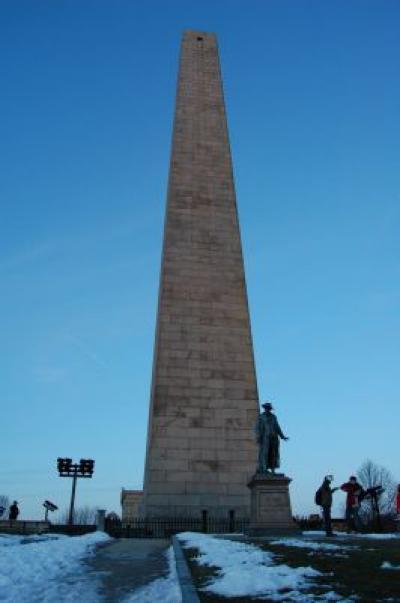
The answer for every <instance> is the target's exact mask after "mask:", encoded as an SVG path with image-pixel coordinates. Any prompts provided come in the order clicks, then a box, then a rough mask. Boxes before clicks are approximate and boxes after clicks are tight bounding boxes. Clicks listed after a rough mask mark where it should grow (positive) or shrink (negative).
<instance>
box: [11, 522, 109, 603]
mask: <svg viewBox="0 0 400 603" xmlns="http://www.w3.org/2000/svg"><path fill="white" fill-rule="evenodd" d="M107 540H110V537H109V536H107V535H106V534H104V533H103V532H94V533H93V534H86V535H85V536H74V537H70V536H64V535H61V534H48V535H47V534H46V535H42V536H29V537H28V536H14V535H1V536H0V601H1V602H2V603H16V602H17V601H18V603H55V602H57V603H61V602H62V603H73V602H75V601H79V600H82V601H85V603H91V602H92V601H93V602H94V601H97V600H98V596H97V586H98V584H97V583H96V581H95V580H94V579H93V578H92V577H89V576H88V574H87V573H86V571H85V568H84V566H83V565H82V564H81V561H82V560H83V559H84V558H85V557H86V556H88V555H90V554H92V553H93V551H94V549H95V547H96V545H97V544H99V543H101V542H105V541H107Z"/></svg>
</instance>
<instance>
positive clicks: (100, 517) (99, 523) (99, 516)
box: [96, 509, 106, 532]
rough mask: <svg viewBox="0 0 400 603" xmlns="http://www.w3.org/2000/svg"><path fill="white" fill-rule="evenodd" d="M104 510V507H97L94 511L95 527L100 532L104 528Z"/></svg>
mask: <svg viewBox="0 0 400 603" xmlns="http://www.w3.org/2000/svg"><path fill="white" fill-rule="evenodd" d="M105 523H106V512H105V509H97V513H96V528H97V530H100V531H101V532H104V530H105Z"/></svg>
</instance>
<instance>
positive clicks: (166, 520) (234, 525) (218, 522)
mask: <svg viewBox="0 0 400 603" xmlns="http://www.w3.org/2000/svg"><path fill="white" fill-rule="evenodd" d="M248 524H249V520H248V519H247V518H243V519H241V518H238V519H236V518H226V519H225V518H219V517H207V516H206V517H200V518H196V517H162V518H152V519H142V518H133V519H130V520H126V521H125V522H124V523H122V524H121V522H118V521H108V520H107V519H106V523H105V531H106V532H107V533H108V534H109V535H110V536H113V537H114V538H169V537H170V536H173V535H174V534H178V533H179V532H203V533H209V534H241V533H243V532H244V531H245V529H246V528H247V526H248Z"/></svg>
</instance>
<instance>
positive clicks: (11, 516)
mask: <svg viewBox="0 0 400 603" xmlns="http://www.w3.org/2000/svg"><path fill="white" fill-rule="evenodd" d="M18 515H19V509H18V507H17V505H11V507H10V511H9V513H8V518H9V519H17V517H18Z"/></svg>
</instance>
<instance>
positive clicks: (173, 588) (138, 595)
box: [123, 546, 182, 603]
mask: <svg viewBox="0 0 400 603" xmlns="http://www.w3.org/2000/svg"><path fill="white" fill-rule="evenodd" d="M166 555H167V559H168V569H169V571H168V575H167V576H166V577H165V578H157V579H156V580H153V581H152V582H150V583H149V584H146V586H143V587H142V588H140V589H139V590H137V591H136V592H134V593H133V594H131V595H129V596H128V597H127V598H125V599H124V600H123V603H182V595H181V589H180V586H179V581H178V575H177V573H176V565H175V555H174V550H173V548H172V546H171V547H169V549H168V550H167V553H166Z"/></svg>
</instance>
